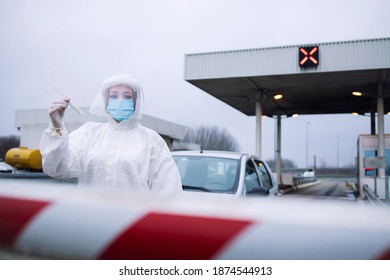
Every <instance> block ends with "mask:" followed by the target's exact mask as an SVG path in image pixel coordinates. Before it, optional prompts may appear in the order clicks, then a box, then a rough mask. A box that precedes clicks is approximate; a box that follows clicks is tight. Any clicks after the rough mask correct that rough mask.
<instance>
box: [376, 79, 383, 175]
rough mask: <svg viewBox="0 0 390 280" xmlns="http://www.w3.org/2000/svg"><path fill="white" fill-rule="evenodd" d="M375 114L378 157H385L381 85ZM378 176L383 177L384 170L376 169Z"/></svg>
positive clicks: (380, 85)
mask: <svg viewBox="0 0 390 280" xmlns="http://www.w3.org/2000/svg"><path fill="white" fill-rule="evenodd" d="M377 113H378V157H384V156H385V118H384V104H383V92H382V84H379V85H378V97H377ZM378 176H379V177H384V176H385V169H384V168H379V169H378Z"/></svg>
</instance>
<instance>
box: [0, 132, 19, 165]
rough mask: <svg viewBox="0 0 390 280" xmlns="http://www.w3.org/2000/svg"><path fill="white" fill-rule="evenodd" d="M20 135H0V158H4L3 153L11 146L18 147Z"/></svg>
mask: <svg viewBox="0 0 390 280" xmlns="http://www.w3.org/2000/svg"><path fill="white" fill-rule="evenodd" d="M19 145H20V137H19V136H16V135H9V136H1V137H0V160H5V154H6V153H7V151H8V150H9V149H11V148H15V147H19Z"/></svg>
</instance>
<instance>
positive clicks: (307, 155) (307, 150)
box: [306, 122, 310, 169]
mask: <svg viewBox="0 0 390 280" xmlns="http://www.w3.org/2000/svg"><path fill="white" fill-rule="evenodd" d="M309 124H310V122H306V168H307V169H309Z"/></svg>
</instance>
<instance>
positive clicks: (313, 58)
mask: <svg viewBox="0 0 390 280" xmlns="http://www.w3.org/2000/svg"><path fill="white" fill-rule="evenodd" d="M318 54H319V50H318V46H313V47H300V48H299V66H301V67H313V66H317V65H318V62H319V59H318V56H319V55H318Z"/></svg>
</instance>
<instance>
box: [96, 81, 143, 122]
mask: <svg viewBox="0 0 390 280" xmlns="http://www.w3.org/2000/svg"><path fill="white" fill-rule="evenodd" d="M118 85H124V86H128V87H129V88H131V89H132V90H133V91H134V92H135V94H136V96H137V99H136V102H135V111H134V114H133V115H132V116H131V117H130V118H129V119H127V120H125V121H122V122H120V123H116V121H115V120H114V119H113V118H112V117H111V116H110V115H109V114H108V113H107V110H106V107H107V100H108V98H107V94H108V91H109V90H110V88H111V87H113V86H118ZM89 112H90V113H91V114H93V115H98V116H106V117H107V118H108V120H109V123H112V124H118V125H126V124H131V123H134V121H136V122H139V120H141V119H142V116H143V92H142V85H141V83H140V81H139V80H137V79H136V78H135V77H134V76H132V75H130V74H126V73H122V74H116V75H114V76H111V77H109V78H107V79H105V80H104V81H103V84H102V87H101V90H100V92H99V93H98V94H97V96H96V97H95V99H94V101H93V103H92V105H91V107H90V109H89Z"/></svg>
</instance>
